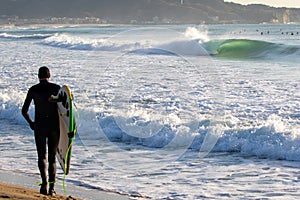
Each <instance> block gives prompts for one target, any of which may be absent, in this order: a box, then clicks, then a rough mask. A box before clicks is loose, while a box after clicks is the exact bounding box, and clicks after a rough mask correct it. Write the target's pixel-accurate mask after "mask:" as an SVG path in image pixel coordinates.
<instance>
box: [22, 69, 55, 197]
mask: <svg viewBox="0 0 300 200" xmlns="http://www.w3.org/2000/svg"><path fill="white" fill-rule="evenodd" d="M38 77H39V81H40V82H39V83H38V84H36V85H34V86H32V87H31V88H30V89H29V90H28V93H27V96H26V99H25V101H24V104H23V107H22V115H23V116H24V118H25V119H26V121H27V122H28V123H29V125H30V128H31V129H32V130H33V131H34V137H35V143H36V148H37V153H38V167H39V170H40V174H41V178H42V184H41V188H40V193H41V194H45V195H47V184H48V181H47V170H46V152H47V151H46V145H47V144H48V163H49V166H48V173H49V193H48V194H49V195H51V196H55V191H54V182H55V177H56V162H55V154H56V150H57V147H58V142H59V134H60V133H59V116H58V111H57V104H56V103H55V102H50V101H49V98H50V96H51V95H57V94H58V91H59V89H60V86H59V85H56V84H54V83H50V82H49V78H50V71H49V69H48V68H47V67H45V66H43V67H41V68H40V69H39V74H38ZM32 100H33V102H34V105H35V119H34V120H32V118H31V117H30V115H29V113H28V109H29V106H30V104H31V101H32Z"/></svg>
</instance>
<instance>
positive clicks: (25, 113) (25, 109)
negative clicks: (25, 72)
mask: <svg viewBox="0 0 300 200" xmlns="http://www.w3.org/2000/svg"><path fill="white" fill-rule="evenodd" d="M31 101H32V96H31V95H30V91H29V92H28V93H27V96H26V99H25V101H24V104H23V107H22V115H23V117H24V118H25V119H26V121H27V122H28V123H29V125H30V128H31V129H32V130H34V121H33V120H32V119H31V117H30V115H29V113H28V109H29V106H30V103H31Z"/></svg>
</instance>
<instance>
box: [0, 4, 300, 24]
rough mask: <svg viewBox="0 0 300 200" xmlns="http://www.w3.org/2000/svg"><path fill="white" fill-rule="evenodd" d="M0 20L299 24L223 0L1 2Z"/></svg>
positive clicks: (285, 15) (296, 18) (290, 16)
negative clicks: (58, 19)
mask: <svg viewBox="0 0 300 200" xmlns="http://www.w3.org/2000/svg"><path fill="white" fill-rule="evenodd" d="M0 16H1V18H2V19H3V18H11V17H15V18H21V19H24V18H26V19H42V18H53V17H56V18H64V17H65V18H99V19H101V20H103V21H105V22H108V23H146V22H153V23H204V22H205V23H262V22H283V21H284V22H289V21H292V22H300V10H299V9H286V8H272V7H268V6H263V5H250V6H242V5H239V4H234V3H225V2H224V1H223V0H1V1H0Z"/></svg>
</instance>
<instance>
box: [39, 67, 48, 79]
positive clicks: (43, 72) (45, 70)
mask: <svg viewBox="0 0 300 200" xmlns="http://www.w3.org/2000/svg"><path fill="white" fill-rule="evenodd" d="M42 78H50V70H49V69H48V67H46V66H43V67H40V69H39V79H42Z"/></svg>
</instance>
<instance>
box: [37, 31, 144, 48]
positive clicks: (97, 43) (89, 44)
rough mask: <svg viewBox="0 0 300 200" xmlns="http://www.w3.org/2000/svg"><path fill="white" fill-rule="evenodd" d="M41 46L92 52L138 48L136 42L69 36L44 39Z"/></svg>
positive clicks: (62, 35) (57, 35)
mask: <svg viewBox="0 0 300 200" xmlns="http://www.w3.org/2000/svg"><path fill="white" fill-rule="evenodd" d="M41 44H42V45H47V46H52V47H58V48H65V49H71V50H94V51H125V50H131V49H136V48H140V47H141V46H142V45H141V44H140V43H138V42H133V43H118V42H114V41H112V40H109V39H90V38H83V37H79V36H74V35H69V34H64V33H63V34H58V33H56V34H54V35H52V36H51V37H48V38H45V39H44V40H43V41H42V42H41Z"/></svg>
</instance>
